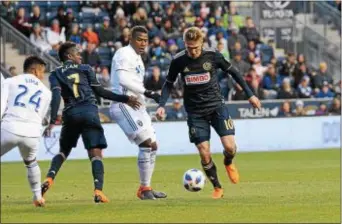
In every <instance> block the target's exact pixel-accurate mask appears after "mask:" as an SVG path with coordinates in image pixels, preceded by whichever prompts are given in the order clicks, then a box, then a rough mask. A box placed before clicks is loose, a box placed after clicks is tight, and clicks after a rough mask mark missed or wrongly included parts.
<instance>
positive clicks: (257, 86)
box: [245, 78, 265, 100]
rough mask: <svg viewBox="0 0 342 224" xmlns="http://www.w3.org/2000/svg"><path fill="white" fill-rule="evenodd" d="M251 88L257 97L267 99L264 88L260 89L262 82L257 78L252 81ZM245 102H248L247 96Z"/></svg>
mask: <svg viewBox="0 0 342 224" xmlns="http://www.w3.org/2000/svg"><path fill="white" fill-rule="evenodd" d="M250 87H251V90H252V91H253V92H254V94H255V96H256V97H258V98H259V99H261V100H263V99H265V91H264V89H263V88H262V87H260V81H259V80H258V79H257V78H254V79H252V81H251V83H250ZM245 100H248V97H247V96H245Z"/></svg>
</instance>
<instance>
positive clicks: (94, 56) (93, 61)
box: [82, 42, 101, 70]
mask: <svg viewBox="0 0 342 224" xmlns="http://www.w3.org/2000/svg"><path fill="white" fill-rule="evenodd" d="M95 49H96V44H94V43H92V42H88V43H87V49H86V50H84V51H83V52H82V63H83V64H89V65H90V66H92V67H93V68H97V67H98V66H99V65H100V64H101V58H100V55H99V54H98V53H97V52H96V51H95ZM94 70H95V69H94Z"/></svg>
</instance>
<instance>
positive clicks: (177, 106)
mask: <svg viewBox="0 0 342 224" xmlns="http://www.w3.org/2000/svg"><path fill="white" fill-rule="evenodd" d="M185 118H186V112H185V110H184V107H183V106H182V104H181V102H180V100H179V99H175V100H173V104H172V107H171V108H170V109H169V110H168V111H167V112H166V120H184V119H185Z"/></svg>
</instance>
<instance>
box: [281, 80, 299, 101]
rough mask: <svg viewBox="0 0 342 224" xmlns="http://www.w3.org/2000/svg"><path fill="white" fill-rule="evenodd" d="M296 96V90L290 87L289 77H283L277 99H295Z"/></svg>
mask: <svg viewBox="0 0 342 224" xmlns="http://www.w3.org/2000/svg"><path fill="white" fill-rule="evenodd" d="M295 98H297V94H296V91H295V90H294V89H293V88H292V87H291V81H290V79H289V78H284V79H283V83H282V87H281V89H280V90H279V92H278V99H295Z"/></svg>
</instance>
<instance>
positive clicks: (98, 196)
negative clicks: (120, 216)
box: [94, 190, 109, 203]
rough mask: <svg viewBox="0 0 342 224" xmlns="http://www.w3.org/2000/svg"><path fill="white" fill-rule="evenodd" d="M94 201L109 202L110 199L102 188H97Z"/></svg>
mask: <svg viewBox="0 0 342 224" xmlns="http://www.w3.org/2000/svg"><path fill="white" fill-rule="evenodd" d="M94 202H95V203H108V202H109V199H108V198H107V197H106V195H104V193H103V192H102V191H100V190H95V192H94Z"/></svg>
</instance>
